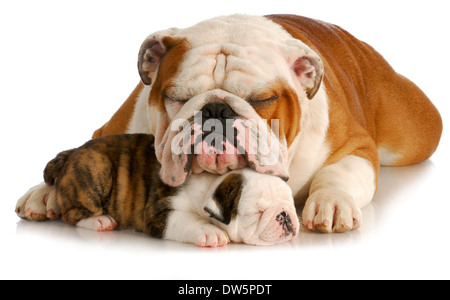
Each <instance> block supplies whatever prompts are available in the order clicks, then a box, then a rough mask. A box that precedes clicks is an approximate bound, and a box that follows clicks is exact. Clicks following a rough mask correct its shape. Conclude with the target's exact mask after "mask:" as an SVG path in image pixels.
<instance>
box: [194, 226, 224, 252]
mask: <svg viewBox="0 0 450 300" xmlns="http://www.w3.org/2000/svg"><path fill="white" fill-rule="evenodd" d="M229 242H230V238H229V237H228V235H227V234H226V233H225V232H224V231H223V230H222V229H220V228H218V227H216V226H214V225H211V224H205V225H204V226H202V228H201V229H200V230H199V231H198V234H197V246H199V247H210V248H215V247H222V246H225V245H226V244H228V243H229Z"/></svg>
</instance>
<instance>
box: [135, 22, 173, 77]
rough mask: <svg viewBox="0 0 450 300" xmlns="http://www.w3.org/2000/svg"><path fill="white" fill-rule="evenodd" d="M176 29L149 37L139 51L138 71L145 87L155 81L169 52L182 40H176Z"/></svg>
mask: <svg viewBox="0 0 450 300" xmlns="http://www.w3.org/2000/svg"><path fill="white" fill-rule="evenodd" d="M176 32H177V29H176V28H171V29H169V30H165V31H160V32H157V33H155V34H152V35H150V36H148V37H147V38H146V39H145V41H144V42H143V43H142V45H141V48H140V49H139V56H138V70H139V75H140V76H141V80H142V82H143V83H144V84H145V85H150V84H151V83H152V81H154V77H155V75H156V71H157V70H158V66H159V64H160V63H161V60H162V58H163V56H164V54H165V53H166V52H167V50H168V49H169V48H171V47H173V46H174V45H175V44H177V43H178V42H179V41H180V40H181V39H180V38H176V37H175V34H176Z"/></svg>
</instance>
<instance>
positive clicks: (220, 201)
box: [203, 173, 244, 225]
mask: <svg viewBox="0 0 450 300" xmlns="http://www.w3.org/2000/svg"><path fill="white" fill-rule="evenodd" d="M243 183H244V176H242V175H241V174H239V173H233V174H230V175H228V176H226V177H225V179H223V180H222V182H221V183H220V184H219V185H218V186H217V187H216V189H215V191H214V192H213V194H212V196H211V197H209V198H208V199H206V201H205V204H204V206H203V210H204V212H205V213H206V215H208V216H209V217H211V218H214V219H216V220H218V221H220V222H222V223H224V224H225V225H228V224H230V222H231V219H233V218H235V217H236V215H237V211H238V205H239V200H240V199H241V195H242V188H243Z"/></svg>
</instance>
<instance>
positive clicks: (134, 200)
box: [44, 134, 299, 246]
mask: <svg viewBox="0 0 450 300" xmlns="http://www.w3.org/2000/svg"><path fill="white" fill-rule="evenodd" d="M153 143H154V138H153V136H151V135H146V134H132V135H112V136H107V137H103V138H98V139H94V140H91V141H89V142H87V143H86V144H84V145H83V146H81V147H79V148H76V149H72V150H68V151H64V152H61V153H60V154H58V156H57V157H56V158H55V159H53V160H52V161H50V162H49V163H48V164H47V167H46V169H45V171H44V179H45V182H46V184H48V185H55V186H56V199H57V202H58V205H59V206H60V208H61V216H62V219H63V221H64V222H66V223H69V224H72V225H78V226H80V227H85V228H88V229H94V230H99V231H103V230H112V229H114V228H115V227H116V226H117V225H119V226H120V227H121V228H124V229H135V230H137V231H141V232H145V233H147V234H149V235H151V236H154V237H157V238H165V239H170V240H176V241H180V242H188V243H194V244H198V245H200V246H217V245H219V246H221V245H224V244H226V243H227V242H228V241H229V240H230V239H231V240H233V241H236V242H246V243H250V244H274V243H279V242H282V241H287V240H289V239H291V238H292V237H294V236H295V235H296V234H297V232H298V229H299V226H298V221H297V217H296V213H295V208H294V204H293V199H292V196H291V191H290V189H289V187H288V186H287V184H286V183H284V182H283V181H282V180H281V179H279V178H277V177H274V176H269V175H263V174H257V173H256V172H254V171H252V170H240V171H236V172H234V173H231V174H227V175H224V176H217V175H213V174H198V175H194V176H193V178H195V179H194V180H188V181H187V182H186V184H184V185H182V186H180V187H170V186H168V185H166V184H164V183H163V182H162V180H161V179H160V177H159V171H160V168H161V166H160V164H159V163H158V161H157V159H156V157H155V153H154V148H153V146H154V145H153ZM254 175H256V177H255V176H254ZM261 180H263V181H264V180H265V181H269V182H270V183H269V184H268V186H269V189H271V190H272V192H270V191H264V189H263V190H261V189H260V191H259V192H255V190H257V189H258V185H259V184H257V182H260V183H261ZM266 189H267V188H266ZM263 193H267V194H268V195H267V196H268V197H270V199H269V198H267V199H264V196H263ZM249 212H250V213H249ZM238 214H240V215H245V216H246V217H245V218H246V220H245V222H241V221H239V222H238V219H239V218H240V216H238ZM258 214H259V215H258ZM263 215H265V216H266V217H265V219H267V220H264V219H263V218H262V216H263ZM267 216H268V217H267ZM255 218H256V222H255ZM213 219H215V222H216V225H217V226H216V225H213V224H212V223H213V222H214V221H213ZM274 220H275V221H276V223H274ZM248 222H253V223H254V224H253V225H252V226H248V224H247V223H248ZM241 224H247V225H246V226H243V227H242V226H241ZM219 227H221V229H220V228H219ZM255 233H256V234H255Z"/></svg>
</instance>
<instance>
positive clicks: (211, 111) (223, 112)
mask: <svg viewBox="0 0 450 300" xmlns="http://www.w3.org/2000/svg"><path fill="white" fill-rule="evenodd" d="M201 111H202V117H203V118H205V119H231V118H233V117H235V116H237V114H236V113H235V112H234V110H233V109H231V107H230V106H229V105H228V104H226V103H223V102H212V103H208V104H206V105H205V106H203V108H202V110H201Z"/></svg>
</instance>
